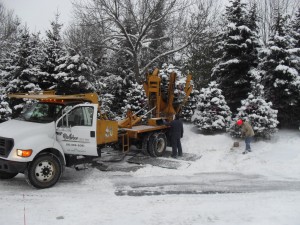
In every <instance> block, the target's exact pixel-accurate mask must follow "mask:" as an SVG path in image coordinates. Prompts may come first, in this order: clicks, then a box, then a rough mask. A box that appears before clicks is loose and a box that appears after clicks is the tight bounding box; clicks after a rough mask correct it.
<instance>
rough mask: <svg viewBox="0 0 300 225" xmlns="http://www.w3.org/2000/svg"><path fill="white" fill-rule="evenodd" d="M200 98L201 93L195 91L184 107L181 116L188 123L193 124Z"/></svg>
mask: <svg viewBox="0 0 300 225" xmlns="http://www.w3.org/2000/svg"><path fill="white" fill-rule="evenodd" d="M198 97H199V91H198V90H196V89H193V90H192V92H191V94H190V96H189V98H188V100H187V102H186V104H185V105H184V106H183V107H182V110H181V116H182V118H183V119H184V120H185V121H187V122H192V116H193V115H194V113H195V110H196V109H197V102H198Z"/></svg>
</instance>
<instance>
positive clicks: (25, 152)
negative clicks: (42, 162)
mask: <svg viewBox="0 0 300 225" xmlns="http://www.w3.org/2000/svg"><path fill="white" fill-rule="evenodd" d="M31 154H32V149H17V156H20V157H24V158H27V157H30V156H31Z"/></svg>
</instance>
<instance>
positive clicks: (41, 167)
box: [25, 153, 62, 188]
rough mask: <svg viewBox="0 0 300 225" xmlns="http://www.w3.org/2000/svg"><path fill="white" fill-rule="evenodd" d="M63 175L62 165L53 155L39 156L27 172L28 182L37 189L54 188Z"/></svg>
mask: <svg viewBox="0 0 300 225" xmlns="http://www.w3.org/2000/svg"><path fill="white" fill-rule="evenodd" d="M61 174H62V165H61V163H60V160H59V159H58V157H57V156H56V155H54V154H52V153H47V154H43V155H40V156H38V157H37V158H36V159H35V160H34V161H33V162H32V163H31V164H30V165H29V166H28V168H27V170H26V171H25V176H26V180H27V182H28V183H29V184H31V185H32V186H33V187H36V188H49V187H52V186H53V185H54V184H56V182H57V181H58V180H59V178H60V176H61Z"/></svg>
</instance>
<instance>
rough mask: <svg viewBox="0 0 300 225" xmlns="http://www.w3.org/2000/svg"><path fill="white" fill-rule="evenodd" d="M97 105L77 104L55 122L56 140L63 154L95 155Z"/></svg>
mask: <svg viewBox="0 0 300 225" xmlns="http://www.w3.org/2000/svg"><path fill="white" fill-rule="evenodd" d="M96 127H97V105H96V104H82V105H77V106H75V107H74V108H73V109H71V110H70V111H69V112H67V113H66V114H64V115H63V116H62V117H61V118H60V119H58V120H57V122H56V140H57V141H58V142H59V143H60V145H61V146H62V148H63V150H64V152H65V154H72V155H91V156H97V155H98V154H97V139H96Z"/></svg>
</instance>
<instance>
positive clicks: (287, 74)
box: [261, 9, 300, 127]
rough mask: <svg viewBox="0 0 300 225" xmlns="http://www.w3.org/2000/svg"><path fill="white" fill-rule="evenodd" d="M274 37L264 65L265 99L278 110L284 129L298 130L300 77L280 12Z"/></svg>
mask: <svg viewBox="0 0 300 225" xmlns="http://www.w3.org/2000/svg"><path fill="white" fill-rule="evenodd" d="M275 12H276V17H275V23H274V27H273V35H272V36H271V37H270V41H269V42H268V46H267V48H266V49H265V50H264V54H265V57H264V59H263V61H262V63H261V67H262V69H263V70H264V71H265V75H264V77H263V84H264V86H265V92H266V99H267V100H268V101H270V102H272V103H273V106H274V109H276V110H278V120H279V122H280V125H281V126H283V127H296V126H297V125H299V124H297V120H299V114H300V112H299V104H300V102H299V91H300V77H299V73H298V71H297V69H296V68H295V67H293V63H292V60H293V55H292V54H291V51H290V48H291V46H292V43H291V40H292V38H291V36H290V35H289V32H288V30H287V27H288V24H287V17H284V16H283V15H282V14H281V13H280V10H279V9H277V10H276V11H275Z"/></svg>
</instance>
